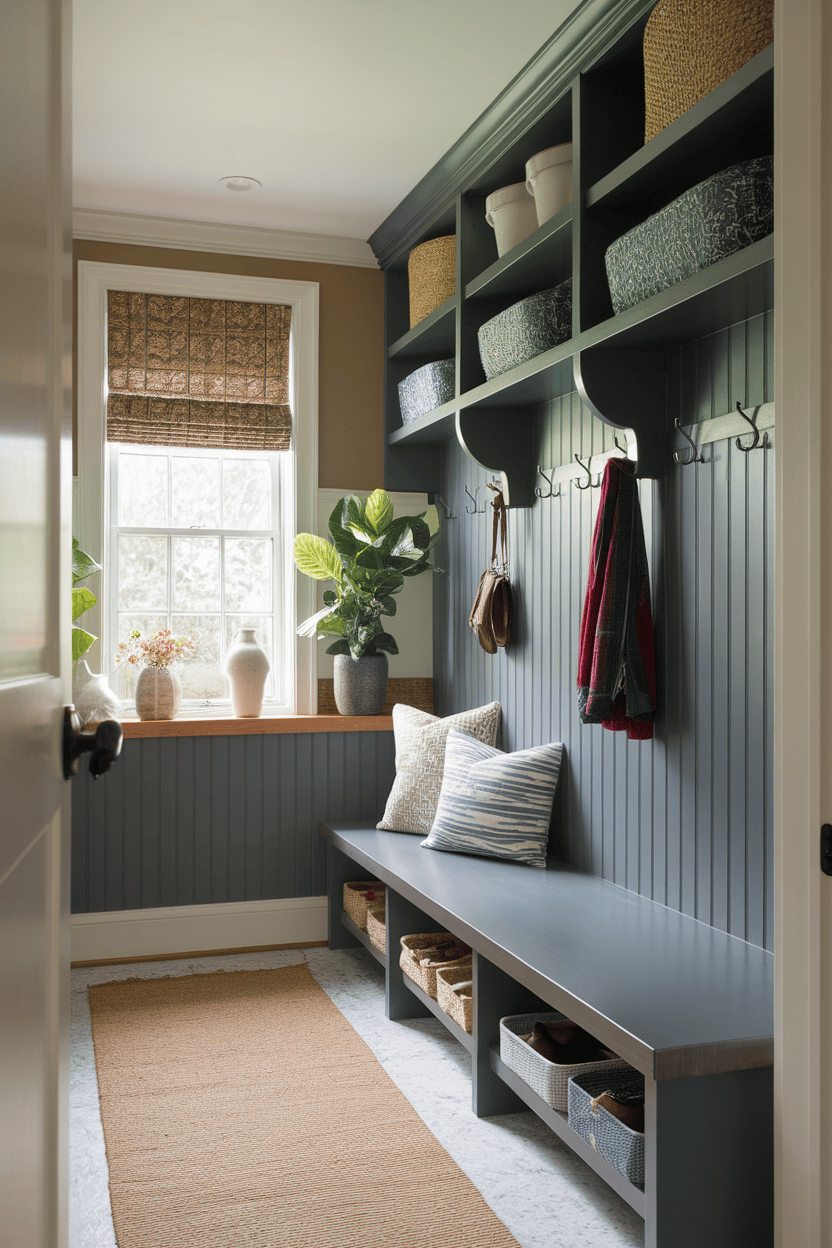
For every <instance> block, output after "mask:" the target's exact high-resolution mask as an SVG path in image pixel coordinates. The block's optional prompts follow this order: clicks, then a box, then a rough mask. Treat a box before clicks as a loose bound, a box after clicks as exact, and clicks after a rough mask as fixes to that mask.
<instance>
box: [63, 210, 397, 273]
mask: <svg viewBox="0 0 832 1248" xmlns="http://www.w3.org/2000/svg"><path fill="white" fill-rule="evenodd" d="M72 236H73V238H78V239H89V240H91V241H94V242H99V243H128V244H131V245H133V246H136V247H170V248H173V249H175V250H177V251H208V252H218V253H220V254H221V255H233V256H268V257H269V258H270V259H272V260H300V261H303V262H304V263H307V264H346V265H352V266H354V267H357V268H363V269H376V268H378V264H377V263H376V259H375V256H374V255H373V253H372V250H371V249H370V247H369V245H368V244H367V243H365V242H364V241H363V240H362V239H359V238H339V237H337V236H336V235H333V234H292V233H289V232H288V231H286V230H264V229H262V228H260V227H258V226H248V225H218V224H215V223H214V222H211V221H178V220H175V219H174V218H172V217H149V216H141V215H139V214H138V213H130V212H99V211H97V210H94V209H87V208H76V209H75V210H74V212H73V214H72Z"/></svg>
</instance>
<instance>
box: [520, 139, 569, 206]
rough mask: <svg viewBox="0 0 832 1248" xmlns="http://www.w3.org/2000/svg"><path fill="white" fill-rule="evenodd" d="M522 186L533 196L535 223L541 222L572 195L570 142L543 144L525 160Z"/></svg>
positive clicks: (564, 204) (566, 202)
mask: <svg viewBox="0 0 832 1248" xmlns="http://www.w3.org/2000/svg"><path fill="white" fill-rule="evenodd" d="M526 190H527V191H528V193H529V194H530V195H533V196H534V206H535V209H536V211H537V224H538V225H543V223H544V221H549V220H550V219H551V218H552V217H553V216H554V215H555V213H556V212H560V210H561V208H565V207H566V205H567V204H568V203H569V202H570V200H571V199H572V144H571V143H560V144H558V146H557V147H547V148H546V149H545V151H542V152H538V153H537V155H536V156H532V158H531V160H527V161H526Z"/></svg>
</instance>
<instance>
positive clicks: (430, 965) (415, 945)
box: [399, 932, 472, 1001]
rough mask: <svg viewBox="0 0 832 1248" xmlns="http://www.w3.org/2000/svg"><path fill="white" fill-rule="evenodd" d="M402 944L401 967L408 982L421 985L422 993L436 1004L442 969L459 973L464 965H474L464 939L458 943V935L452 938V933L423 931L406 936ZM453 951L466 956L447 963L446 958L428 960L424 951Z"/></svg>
mask: <svg viewBox="0 0 832 1248" xmlns="http://www.w3.org/2000/svg"><path fill="white" fill-rule="evenodd" d="M401 944H402V951H401V954H400V955H399V966H400V967H401V968H402V970H403V971H404V973H405V975H406V976H407V977H408V979H412V980H413V982H414V984H418V985H419V987H420V988H421V989H422V992H426V993H427V994H428V996H429V997H433V999H434V1001H435V1000H436V972H437V971H438V970H439V968H440V967H442V968H443V969H445V970H451V969H454V970H455V969H456V968H457V967H460V966H467V967H468V968H469V969H470V967H471V965H472V959H471V949H470V947H469V946H468V945H466V944H463V942H462V941H461V940H457V938H456V936H452V935H451V933H450V932H419V933H418V934H416V935H413V936H402V938H401ZM450 948H454V949H460V950H464V953H462V954H461V955H460V957H458V958H451V959H448V960H447V961H446V960H445V959H444V958H441V959H440V958H436V960H434V958H433V957H431V956H430V955H428V956H427V957H425V956H423V952H422V951H423V950H431V949H433V950H435V949H450Z"/></svg>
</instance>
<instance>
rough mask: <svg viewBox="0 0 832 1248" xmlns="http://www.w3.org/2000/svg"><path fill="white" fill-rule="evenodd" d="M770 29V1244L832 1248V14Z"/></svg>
mask: <svg viewBox="0 0 832 1248" xmlns="http://www.w3.org/2000/svg"><path fill="white" fill-rule="evenodd" d="M775 31H776V43H775V109H776V120H775V136H776V137H775V162H776V173H777V198H776V201H775V215H776V223H777V224H776V228H777V235H776V242H775V256H776V270H777V278H776V281H777V290H776V314H775V315H776V344H777V345H776V359H775V384H776V406H777V569H776V602H777V616H776V638H775V644H776V671H775V688H776V694H775V789H776V808H775V863H776V876H775V889H776V923H775V940H776V946H775V958H776V1000H775V1068H774V1073H775V1182H776V1191H775V1226H776V1233H775V1242H776V1244H777V1248H832V1183H830V1175H832V1060H830V1059H832V878H831V877H830V876H828V875H826V874H824V873H823V872H822V871H821V854H820V834H821V826H822V825H823V824H825V823H832V0H777V4H776V8H775Z"/></svg>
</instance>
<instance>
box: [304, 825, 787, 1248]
mask: <svg viewBox="0 0 832 1248" xmlns="http://www.w3.org/2000/svg"><path fill="white" fill-rule="evenodd" d="M320 831H321V835H322V836H323V838H324V839H325V841H326V842H327V889H328V898H329V946H330V948H332V949H343V948H348V947H351V946H354V945H358V944H362V945H365V946H366V947H367V948H369V950H370V952H371V953H373V954H374V956H375V957H377V958H378V960H379V961H380V962H382V964H383V965H384V966H385V968H386V1004H387V1016H388V1018H391V1019H403V1018H416V1017H420V1016H424V1015H427V1014H428V1013H434V1014H435V1015H436V1016H437V1017H438V1018H440V1019H441V1021H442V1022H443V1023H444V1024H445V1025H446V1026H447V1027H448V1029H449V1030H450V1031H451V1032H452V1034H453V1035H455V1036H456V1038H457V1039H458V1040H459V1041H460V1042H461V1043H462V1044H464V1045H465V1047H466V1048H467V1049H468V1050H469V1052H470V1053H471V1067H472V1092H473V1110H474V1113H475V1114H477V1115H478V1116H480V1117H482V1116H487V1115H492V1114H503V1113H514V1112H518V1111H520V1110H524V1109H527V1108H530V1109H532V1110H534V1112H536V1113H537V1114H538V1115H539V1116H540V1117H541V1118H542V1119H543V1120H544V1121H545V1122H546V1123H547V1124H548V1125H549V1126H550V1127H551V1129H552V1130H553V1131H555V1132H556V1133H557V1135H559V1136H560V1138H561V1139H563V1140H564V1141H565V1142H566V1143H567V1144H568V1145H569V1146H570V1147H571V1148H572V1149H573V1150H574V1151H575V1152H576V1153H578V1154H579V1155H580V1156H581V1157H582V1158H583V1159H584V1160H585V1161H586V1162H587V1163H588V1164H589V1165H590V1166H591V1167H592V1168H593V1169H594V1170H595V1171H596V1172H597V1173H598V1174H599V1175H601V1177H602V1178H603V1179H604V1180H605V1181H606V1182H607V1183H609V1185H610V1186H611V1187H613V1188H614V1189H615V1190H616V1191H617V1192H618V1193H619V1195H621V1196H623V1198H624V1199H625V1200H626V1201H627V1202H628V1203H629V1204H630V1205H631V1206H632V1207H633V1208H634V1209H635V1210H637V1212H639V1213H640V1214H641V1215H642V1216H643V1217H644V1219H645V1245H646V1248H694V1246H695V1248H703V1245H707V1246H708V1248H767V1246H768V1245H770V1244H771V1243H772V1217H773V1215H772V1184H773V1142H772V1141H773V1125H772V1062H773V1046H774V1041H773V1029H774V1019H773V1010H774V959H773V956H772V955H771V954H769V953H767V952H765V950H763V949H760V948H758V947H757V946H755V945H749V944H747V943H746V942H744V941H742V940H739V939H737V938H736V937H732V936H726V935H725V934H724V933H722V932H719V931H716V930H715V929H714V928H712V927H709V926H707V925H706V924H704V923H700V922H698V921H697V920H695V919H691V918H688V917H687V916H685V915H682V914H679V913H677V912H676V911H674V910H670V909H668V908H667V907H665V906H662V905H659V904H658V903H656V902H653V901H649V900H648V899H646V898H643V897H639V896H637V895H636V894H634V893H631V892H628V891H627V890H625V889H623V888H620V887H618V886H617V885H615V884H610V883H608V882H607V881H605V880H601V879H599V878H598V877H596V876H591V875H586V874H584V873H582V872H580V871H577V870H575V869H574V868H572V867H569V866H567V865H565V864H564V863H561V862H559V861H557V860H556V859H554V858H550V859H549V860H548V864H547V867H546V870H545V871H541V870H536V869H533V868H529V867H525V866H521V865H518V864H515V863H509V862H500V861H497V860H493V859H491V860H489V859H485V858H474V857H468V856H463V855H458V854H449V853H439V852H435V851H429V850H424V849H422V848H421V846H420V840H421V838H420V837H418V836H412V835H406V834H400V833H396V832H381V831H377V830H376V829H375V828H374V827H373V826H372V825H369V824H321V828H320ZM368 878H373V879H379V880H382V881H383V882H384V883H385V884H386V885H387V905H386V923H387V942H386V943H387V950H388V955H389V956H387V957H385V956H384V955H382V954H380V953H379V952H378V950H376V949H374V948H373V947H372V946H371V945H370V944H369V941H368V940H367V937H366V933H364V932H362V931H360V930H359V929H358V928H357V927H355V925H354V924H353V923H352V922H351V921H350V919H349V917H348V916H347V915H346V914H345V913H344V911H343V908H342V891H343V885H344V884H345V883H346V882H347V881H349V880H355V879H368ZM438 928H443V929H445V928H446V929H447V930H448V931H451V932H453V933H454V934H455V935H457V936H459V937H460V938H461V939H462V940H464V941H466V942H467V943H468V944H469V945H470V946H471V947H472V949H473V951H474V956H473V983H474V1000H473V1008H474V1026H473V1035H472V1036H469V1035H468V1034H467V1033H466V1032H464V1031H463V1030H462V1029H461V1028H459V1027H458V1026H457V1025H456V1024H455V1023H454V1022H453V1020H452V1019H450V1018H449V1017H448V1016H447V1015H446V1014H444V1013H443V1012H442V1011H441V1010H440V1009H439V1007H438V1006H437V1005H436V1002H435V1001H433V1000H431V998H429V997H428V996H426V995H425V994H424V993H423V992H421V991H420V989H419V988H418V986H417V985H416V984H414V983H413V982H412V981H411V980H410V979H408V978H407V977H406V976H405V975H404V973H403V972H402V971H401V969H400V967H399V963H398V951H399V948H400V945H399V941H400V938H401V937H402V936H404V935H407V934H408V933H413V932H420V931H435V930H437V929H438ZM536 1009H556V1010H560V1011H562V1012H563V1013H564V1014H566V1015H567V1016H568V1017H569V1018H571V1019H573V1020H574V1021H575V1022H576V1023H579V1024H580V1025H581V1026H582V1027H584V1028H586V1030H587V1031H589V1032H591V1033H592V1034H593V1035H594V1036H596V1037H597V1038H598V1039H599V1040H601V1041H602V1042H603V1043H604V1044H605V1045H606V1046H607V1047H608V1048H610V1049H612V1050H613V1051H614V1052H615V1053H617V1054H618V1055H619V1056H620V1057H622V1058H624V1060H625V1061H627V1062H629V1063H630V1065H631V1066H634V1067H635V1068H636V1069H637V1070H639V1071H640V1072H641V1073H642V1074H643V1075H644V1076H645V1090H646V1099H645V1190H644V1191H643V1192H642V1191H641V1190H640V1189H638V1188H636V1187H634V1186H633V1185H632V1184H631V1183H629V1182H628V1180H627V1179H626V1178H624V1177H623V1176H622V1175H621V1174H619V1173H618V1171H617V1170H615V1169H614V1168H613V1167H612V1166H611V1165H609V1164H608V1163H607V1162H606V1161H605V1160H604V1158H602V1157H600V1156H599V1155H598V1154H597V1153H595V1152H594V1151H593V1149H592V1148H591V1147H590V1146H589V1145H588V1144H586V1143H585V1141H584V1140H583V1139H582V1138H581V1137H580V1136H579V1135H577V1133H576V1132H575V1131H573V1130H572V1128H571V1127H570V1126H569V1124H568V1122H567V1119H566V1115H565V1114H561V1113H559V1112H557V1111H556V1110H553V1109H551V1108H550V1107H549V1106H548V1105H547V1104H546V1103H545V1102H544V1101H542V1100H541V1099H540V1098H539V1097H538V1096H537V1095H536V1093H535V1092H533V1091H532V1089H531V1088H529V1087H527V1086H526V1084H524V1083H523V1082H522V1081H521V1080H520V1079H519V1078H518V1077H517V1076H516V1075H515V1074H514V1073H513V1072H512V1071H511V1070H509V1069H508V1068H507V1067H505V1066H504V1065H503V1063H502V1062H501V1061H500V1056H499V1049H500V1041H499V1020H500V1018H501V1017H502V1016H504V1015H508V1014H519V1013H524V1012H528V1011H532V1010H536Z"/></svg>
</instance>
